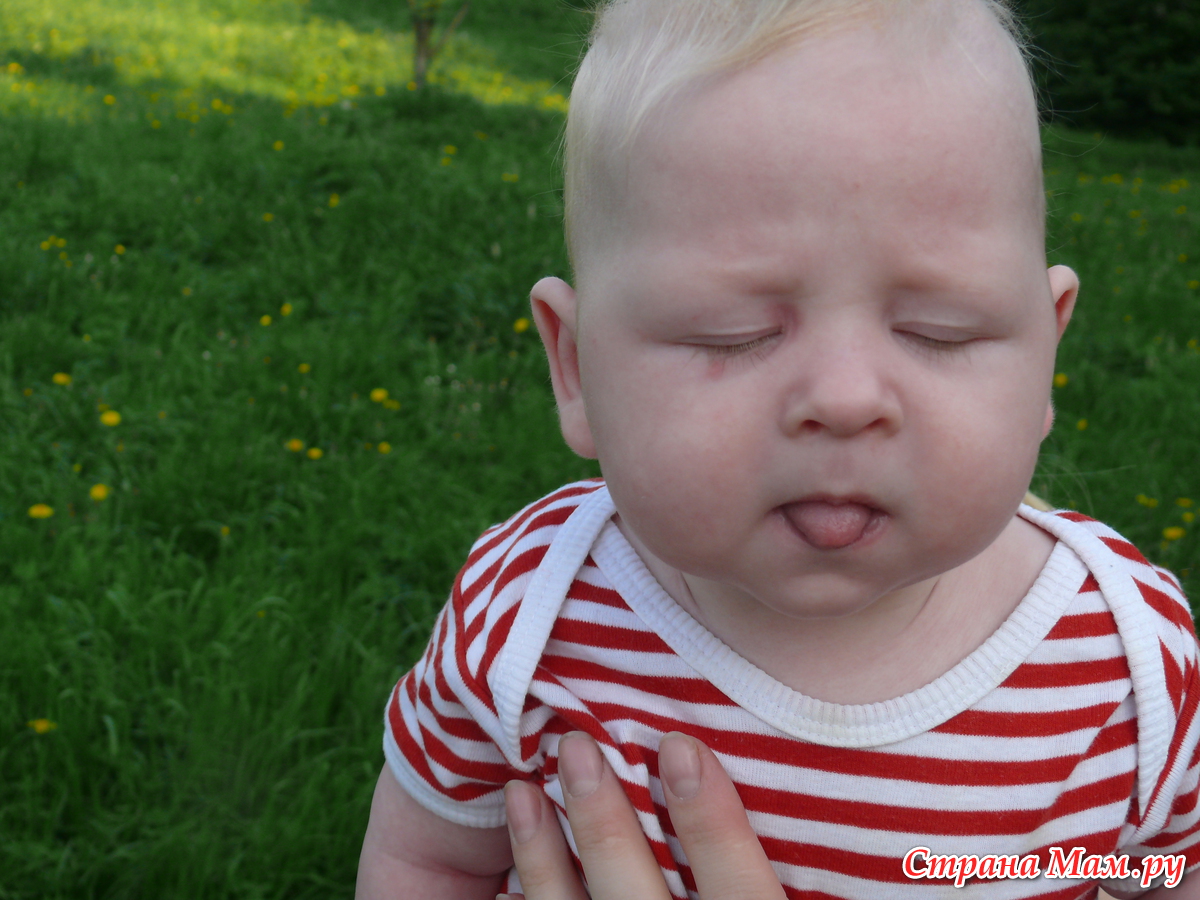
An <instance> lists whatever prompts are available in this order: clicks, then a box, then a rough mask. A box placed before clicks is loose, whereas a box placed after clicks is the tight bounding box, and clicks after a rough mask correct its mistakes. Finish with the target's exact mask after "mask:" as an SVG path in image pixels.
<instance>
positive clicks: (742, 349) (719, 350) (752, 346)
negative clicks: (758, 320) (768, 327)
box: [704, 334, 775, 357]
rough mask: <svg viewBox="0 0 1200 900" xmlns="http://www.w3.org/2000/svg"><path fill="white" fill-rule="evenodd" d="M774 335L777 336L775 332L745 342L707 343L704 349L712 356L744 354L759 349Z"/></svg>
mask: <svg viewBox="0 0 1200 900" xmlns="http://www.w3.org/2000/svg"><path fill="white" fill-rule="evenodd" d="M773 337H775V335H773V334H764V335H763V336H762V337H757V338H755V339H754V340H752V341H746V343H744V344H728V345H727V344H705V345H704V349H705V351H707V352H708V353H709V355H711V356H718V357H720V356H742V355H743V354H747V353H751V352H753V351H755V350H758V349H759V348H760V347H762V346H763V344H765V343H766V342H767V341H769V340H771V338H773Z"/></svg>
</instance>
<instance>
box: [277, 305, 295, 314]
mask: <svg viewBox="0 0 1200 900" xmlns="http://www.w3.org/2000/svg"><path fill="white" fill-rule="evenodd" d="M279 314H280V315H281V316H290V315H291V314H292V304H290V303H285V304H283V306H281V307H279Z"/></svg>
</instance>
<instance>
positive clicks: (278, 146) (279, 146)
mask: <svg viewBox="0 0 1200 900" xmlns="http://www.w3.org/2000/svg"><path fill="white" fill-rule="evenodd" d="M271 146H272V147H273V148H274V149H276V150H282V149H283V141H276V142H275V143H273V144H272V145H271Z"/></svg>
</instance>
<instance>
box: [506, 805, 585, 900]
mask: <svg viewBox="0 0 1200 900" xmlns="http://www.w3.org/2000/svg"><path fill="white" fill-rule="evenodd" d="M504 808H505V814H506V815H507V817H508V834H509V840H510V842H511V843H512V850H513V861H514V862H515V863H516V866H517V875H519V876H520V878H521V888H522V889H523V890H524V891H525V897H526V898H527V900H588V895H587V891H585V890H584V889H583V884H582V883H581V882H580V880H579V873H578V872H577V871H576V870H575V863H574V862H573V861H572V859H571V850H570V848H569V847H567V839H566V838H565V837H563V833H562V829H561V828H559V826H558V816H556V815H555V814H554V808H553V807H552V806H551V805H550V800H549V799H548V798H547V797H546V795H545V794H543V793H542V792H541V791H540V790H538V789H537V788H536V787H534V786H533V785H531V784H526V783H525V782H523V781H510V782H509V783H508V784H507V785H505V787H504ZM516 896H520V895H516Z"/></svg>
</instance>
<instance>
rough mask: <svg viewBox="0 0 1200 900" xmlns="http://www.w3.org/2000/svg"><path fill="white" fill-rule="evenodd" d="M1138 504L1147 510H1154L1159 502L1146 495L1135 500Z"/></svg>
mask: <svg viewBox="0 0 1200 900" xmlns="http://www.w3.org/2000/svg"><path fill="white" fill-rule="evenodd" d="M1134 499H1135V500H1137V502H1138V503H1140V504H1141V505H1142V506H1144V507H1146V509H1154V508H1155V507H1156V506H1158V500H1157V499H1155V498H1154V497H1147V496H1146V495H1145V494H1138V495H1137V496H1136V497H1135V498H1134Z"/></svg>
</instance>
